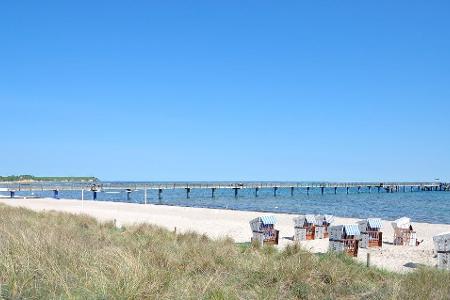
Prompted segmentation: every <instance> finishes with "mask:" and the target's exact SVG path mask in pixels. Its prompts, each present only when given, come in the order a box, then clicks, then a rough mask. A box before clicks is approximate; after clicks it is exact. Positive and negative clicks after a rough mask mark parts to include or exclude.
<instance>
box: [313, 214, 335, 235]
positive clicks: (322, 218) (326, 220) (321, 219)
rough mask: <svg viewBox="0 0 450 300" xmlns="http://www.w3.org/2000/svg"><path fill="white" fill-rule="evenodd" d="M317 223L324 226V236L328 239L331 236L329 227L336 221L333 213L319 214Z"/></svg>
mask: <svg viewBox="0 0 450 300" xmlns="http://www.w3.org/2000/svg"><path fill="white" fill-rule="evenodd" d="M316 221H317V224H318V225H320V226H322V227H323V238H324V239H326V238H328V237H329V232H328V228H329V227H330V226H331V225H332V224H333V222H334V216H333V215H317V216H316Z"/></svg>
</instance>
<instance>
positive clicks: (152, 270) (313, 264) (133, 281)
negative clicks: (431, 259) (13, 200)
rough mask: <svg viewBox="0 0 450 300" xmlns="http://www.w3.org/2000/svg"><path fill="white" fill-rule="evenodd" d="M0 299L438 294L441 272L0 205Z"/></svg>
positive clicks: (446, 289) (449, 281) (449, 287)
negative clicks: (403, 270)
mask: <svg viewBox="0 0 450 300" xmlns="http://www.w3.org/2000/svg"><path fill="white" fill-rule="evenodd" d="M0 216H1V217H0V284H1V287H0V291H1V297H2V298H4V299H448V298H449V297H450V273H449V272H444V271H438V270H434V269H431V268H424V269H420V270H417V271H415V272H412V273H409V274H406V275H401V274H394V273H389V272H386V271H383V270H379V269H376V268H369V269H368V268H366V267H364V266H363V265H361V264H358V263H356V262H354V261H353V260H352V259H351V258H348V257H346V256H342V255H334V254H325V255H321V256H318V255H313V254H310V253H308V252H305V251H302V250H301V249H299V248H298V247H295V246H292V247H287V248H286V249H285V250H283V251H276V250H275V249H273V248H270V247H267V248H266V247H265V248H262V249H257V248H254V247H251V246H248V245H236V244H235V243H233V241H232V240H229V239H223V240H210V239H208V238H207V237H206V236H204V235H199V234H196V233H187V234H175V233H173V232H170V231H168V230H165V229H161V228H158V227H155V226H150V225H140V226H133V227H126V228H121V229H118V228H116V227H115V226H114V224H113V223H98V222H96V221H95V220H94V219H93V218H90V217H87V216H80V215H71V214H65V213H56V212H45V213H36V212H32V211H30V210H27V209H18V208H11V207H7V206H3V205H2V206H0Z"/></svg>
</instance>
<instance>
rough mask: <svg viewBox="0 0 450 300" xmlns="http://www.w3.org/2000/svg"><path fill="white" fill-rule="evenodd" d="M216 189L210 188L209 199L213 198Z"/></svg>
mask: <svg viewBox="0 0 450 300" xmlns="http://www.w3.org/2000/svg"><path fill="white" fill-rule="evenodd" d="M215 193H216V188H211V198H215V197H216V195H215Z"/></svg>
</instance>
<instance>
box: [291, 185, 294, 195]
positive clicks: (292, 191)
mask: <svg viewBox="0 0 450 300" xmlns="http://www.w3.org/2000/svg"><path fill="white" fill-rule="evenodd" d="M293 196H294V187H293V186H291V197H293Z"/></svg>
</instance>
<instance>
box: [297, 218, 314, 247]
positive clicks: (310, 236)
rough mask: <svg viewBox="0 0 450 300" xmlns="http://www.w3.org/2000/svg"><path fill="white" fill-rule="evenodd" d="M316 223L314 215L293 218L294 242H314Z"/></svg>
mask: <svg viewBox="0 0 450 300" xmlns="http://www.w3.org/2000/svg"><path fill="white" fill-rule="evenodd" d="M316 226H317V221H316V217H315V216H314V215H300V216H298V217H295V218H294V230H295V235H294V240H297V241H304V240H314V239H315V236H316Z"/></svg>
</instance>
